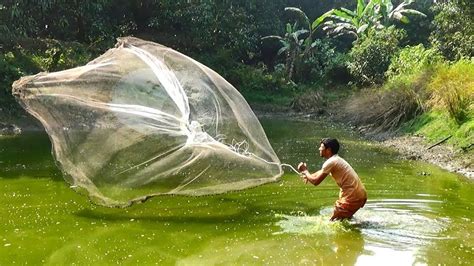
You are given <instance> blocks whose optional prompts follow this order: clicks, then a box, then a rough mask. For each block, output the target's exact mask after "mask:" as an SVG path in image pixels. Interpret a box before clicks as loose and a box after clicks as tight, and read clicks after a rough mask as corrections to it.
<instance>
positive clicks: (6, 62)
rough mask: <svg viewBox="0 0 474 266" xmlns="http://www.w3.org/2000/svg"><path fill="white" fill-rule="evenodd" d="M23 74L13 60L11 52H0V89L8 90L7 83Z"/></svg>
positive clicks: (9, 83)
mask: <svg viewBox="0 0 474 266" xmlns="http://www.w3.org/2000/svg"><path fill="white" fill-rule="evenodd" d="M22 75H23V72H22V70H21V69H20V67H19V66H18V65H17V64H16V62H15V55H14V54H13V53H12V52H8V53H6V54H0V86H1V91H3V92H5V91H10V90H9V85H11V84H12V83H13V81H15V80H17V79H18V78H20V77H21V76H22Z"/></svg>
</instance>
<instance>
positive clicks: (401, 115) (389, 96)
mask: <svg viewBox="0 0 474 266" xmlns="http://www.w3.org/2000/svg"><path fill="white" fill-rule="evenodd" d="M431 76H432V71H431V70H426V69H425V70H421V71H418V72H416V73H413V74H410V75H409V74H405V75H398V76H396V77H394V78H392V79H390V80H389V81H388V82H387V83H385V85H384V86H383V87H382V88H377V89H368V90H367V91H365V92H363V93H361V94H360V95H358V96H356V97H353V98H351V99H349V101H348V103H347V104H346V105H345V109H344V113H345V116H346V117H347V119H348V120H349V121H351V122H352V123H353V124H355V125H356V126H360V127H362V128H365V129H367V130H369V131H371V132H373V133H380V132H385V131H396V130H398V128H399V127H400V126H401V125H402V124H404V123H406V122H408V121H410V120H412V119H413V118H415V117H417V116H418V115H420V114H422V113H423V112H424V110H425V108H426V107H425V106H424V104H423V103H424V102H425V101H426V100H427V99H428V98H429V96H428V95H427V93H426V87H425V85H426V83H427V82H429V80H430V79H431Z"/></svg>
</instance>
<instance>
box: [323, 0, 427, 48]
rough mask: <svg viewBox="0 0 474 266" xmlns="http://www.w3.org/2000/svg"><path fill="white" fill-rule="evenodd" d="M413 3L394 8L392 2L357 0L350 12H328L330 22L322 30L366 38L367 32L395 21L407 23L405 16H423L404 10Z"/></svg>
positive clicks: (410, 0) (407, 9) (335, 34)
mask: <svg viewBox="0 0 474 266" xmlns="http://www.w3.org/2000/svg"><path fill="white" fill-rule="evenodd" d="M413 2H414V1H413V0H408V1H403V2H401V3H400V4H399V5H398V6H394V4H393V3H392V0H369V1H368V2H367V3H366V1H364V0H357V7H356V8H355V9H354V10H352V11H351V10H349V9H347V8H341V9H333V10H331V11H329V13H330V14H329V16H328V17H330V18H331V20H328V21H326V22H325V23H324V27H323V29H324V30H325V31H327V32H328V33H329V34H331V35H334V36H336V37H337V36H340V35H343V34H350V35H353V36H354V37H355V38H356V39H359V38H360V37H363V36H366V35H367V34H368V32H369V30H371V29H372V30H373V29H375V30H380V29H383V28H386V27H389V26H391V25H392V24H393V23H394V22H395V21H399V22H402V23H408V22H409V21H410V20H409V19H408V17H407V16H406V15H407V14H411V15H418V16H425V14H423V13H421V12H420V11H417V10H415V9H409V8H406V7H407V6H408V5H410V4H412V3H413ZM321 18H322V17H320V18H318V19H317V20H316V21H315V23H316V22H317V21H319V20H320V19H321ZM323 19H324V18H323Z"/></svg>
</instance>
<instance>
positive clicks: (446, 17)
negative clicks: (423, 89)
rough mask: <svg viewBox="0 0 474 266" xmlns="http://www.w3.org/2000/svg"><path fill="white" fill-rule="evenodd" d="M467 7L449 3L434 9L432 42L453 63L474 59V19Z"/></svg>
mask: <svg viewBox="0 0 474 266" xmlns="http://www.w3.org/2000/svg"><path fill="white" fill-rule="evenodd" d="M466 7H467V6H466ZM466 7H462V6H460V4H459V3H456V2H447V3H443V4H439V5H437V6H435V8H434V9H435V12H438V14H437V15H436V16H435V18H434V20H433V22H432V25H433V26H432V27H433V31H432V33H431V35H430V41H431V42H432V43H433V44H434V45H435V46H437V47H438V49H439V50H440V51H441V52H442V53H443V55H444V56H445V57H446V58H447V59H448V60H451V61H456V60H459V59H461V58H468V59H469V58H471V57H474V17H473V16H472V15H470V14H469V10H467V9H466Z"/></svg>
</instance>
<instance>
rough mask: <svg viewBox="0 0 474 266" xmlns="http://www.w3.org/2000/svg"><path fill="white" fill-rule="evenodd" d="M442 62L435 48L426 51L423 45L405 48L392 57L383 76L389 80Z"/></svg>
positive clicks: (441, 57)
mask: <svg viewBox="0 0 474 266" xmlns="http://www.w3.org/2000/svg"><path fill="white" fill-rule="evenodd" d="M442 61H443V56H442V55H441V53H440V52H439V51H438V50H437V49H436V48H430V49H426V48H425V47H424V46H423V44H419V45H417V46H412V47H410V46H407V47H405V48H403V49H401V50H400V52H399V53H398V54H397V55H396V56H394V57H392V60H391V62H390V66H389V68H388V70H387V72H386V73H385V75H386V76H387V77H389V78H390V77H394V76H396V75H400V74H413V73H415V72H419V71H420V70H421V69H423V68H428V67H430V66H433V65H436V64H438V63H440V62H442Z"/></svg>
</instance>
